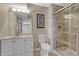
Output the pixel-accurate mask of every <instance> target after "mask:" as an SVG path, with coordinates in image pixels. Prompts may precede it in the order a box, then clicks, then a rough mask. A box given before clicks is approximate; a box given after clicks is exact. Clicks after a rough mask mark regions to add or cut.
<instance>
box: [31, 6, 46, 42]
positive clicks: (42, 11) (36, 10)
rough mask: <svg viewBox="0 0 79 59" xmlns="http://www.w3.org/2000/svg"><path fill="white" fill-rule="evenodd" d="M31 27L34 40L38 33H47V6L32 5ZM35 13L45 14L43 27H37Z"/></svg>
mask: <svg viewBox="0 0 79 59" xmlns="http://www.w3.org/2000/svg"><path fill="white" fill-rule="evenodd" d="M31 7H32V22H33V23H32V25H33V27H32V29H33V35H34V37H35V41H37V38H38V35H47V29H46V25H47V22H46V21H47V8H45V7H41V6H36V5H32V6H31ZM37 14H44V15H45V28H37Z"/></svg>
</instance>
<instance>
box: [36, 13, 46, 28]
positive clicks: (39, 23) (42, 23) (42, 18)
mask: <svg viewBox="0 0 79 59" xmlns="http://www.w3.org/2000/svg"><path fill="white" fill-rule="evenodd" d="M37 28H45V15H44V14H37Z"/></svg>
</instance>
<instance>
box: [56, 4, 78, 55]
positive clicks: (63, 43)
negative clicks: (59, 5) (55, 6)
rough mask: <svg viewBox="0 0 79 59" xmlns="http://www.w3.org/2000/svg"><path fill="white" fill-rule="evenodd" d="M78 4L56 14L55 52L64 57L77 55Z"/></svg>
mask: <svg viewBox="0 0 79 59" xmlns="http://www.w3.org/2000/svg"><path fill="white" fill-rule="evenodd" d="M78 6H79V4H73V5H72V6H71V7H69V8H66V9H64V10H63V11H61V12H59V13H57V14H56V51H57V52H59V53H60V54H61V55H64V56H72V55H78V45H79V44H78V41H79V7H78Z"/></svg>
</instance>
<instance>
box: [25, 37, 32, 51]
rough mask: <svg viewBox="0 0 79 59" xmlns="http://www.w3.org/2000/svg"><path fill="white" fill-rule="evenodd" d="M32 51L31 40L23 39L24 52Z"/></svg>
mask: <svg viewBox="0 0 79 59" xmlns="http://www.w3.org/2000/svg"><path fill="white" fill-rule="evenodd" d="M32 50H33V38H30V37H28V38H25V39H24V51H25V52H27V51H32Z"/></svg>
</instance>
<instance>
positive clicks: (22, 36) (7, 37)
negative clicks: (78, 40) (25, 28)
mask: <svg viewBox="0 0 79 59" xmlns="http://www.w3.org/2000/svg"><path fill="white" fill-rule="evenodd" d="M28 37H33V35H21V36H5V37H0V40H3V39H21V38H28Z"/></svg>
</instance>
